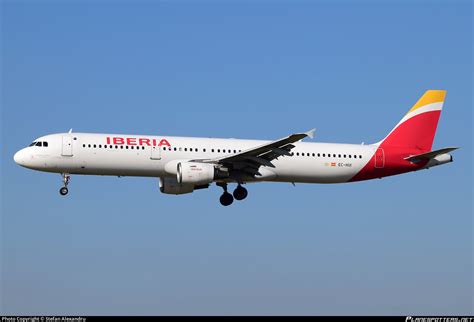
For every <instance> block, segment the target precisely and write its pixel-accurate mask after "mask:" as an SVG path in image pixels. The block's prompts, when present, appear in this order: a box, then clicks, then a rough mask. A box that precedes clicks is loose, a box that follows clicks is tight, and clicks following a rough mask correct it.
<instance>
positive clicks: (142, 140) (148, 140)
mask: <svg viewBox="0 0 474 322" xmlns="http://www.w3.org/2000/svg"><path fill="white" fill-rule="evenodd" d="M138 144H139V145H145V144H146V145H148V146H150V139H138Z"/></svg>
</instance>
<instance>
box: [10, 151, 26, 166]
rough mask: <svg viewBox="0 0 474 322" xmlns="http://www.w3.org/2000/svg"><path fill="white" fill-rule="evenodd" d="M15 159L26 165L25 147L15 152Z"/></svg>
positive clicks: (18, 162)
mask: <svg viewBox="0 0 474 322" xmlns="http://www.w3.org/2000/svg"><path fill="white" fill-rule="evenodd" d="M13 160H15V162H16V163H17V164H19V165H21V166H24V165H25V162H26V153H25V149H21V150H20V151H18V152H17V153H15V155H14V156H13Z"/></svg>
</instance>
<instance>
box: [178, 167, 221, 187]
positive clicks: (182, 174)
mask: <svg viewBox="0 0 474 322" xmlns="http://www.w3.org/2000/svg"><path fill="white" fill-rule="evenodd" d="M218 177H220V171H219V170H218V169H217V168H216V167H214V165H212V164H208V163H199V162H180V163H178V169H177V172H176V180H177V182H178V183H180V184H193V185H196V186H197V185H204V184H209V183H211V182H212V181H214V179H217V178H218Z"/></svg>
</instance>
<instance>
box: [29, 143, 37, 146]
mask: <svg viewBox="0 0 474 322" xmlns="http://www.w3.org/2000/svg"><path fill="white" fill-rule="evenodd" d="M35 145H36V142H33V143H31V144H30V145H28V146H35Z"/></svg>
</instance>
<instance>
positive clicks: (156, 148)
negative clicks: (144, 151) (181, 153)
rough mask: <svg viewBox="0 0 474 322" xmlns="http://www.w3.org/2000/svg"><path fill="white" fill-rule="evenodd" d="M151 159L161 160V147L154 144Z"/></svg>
mask: <svg viewBox="0 0 474 322" xmlns="http://www.w3.org/2000/svg"><path fill="white" fill-rule="evenodd" d="M150 159H152V160H160V159H161V147H159V146H152V147H151V156H150Z"/></svg>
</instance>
